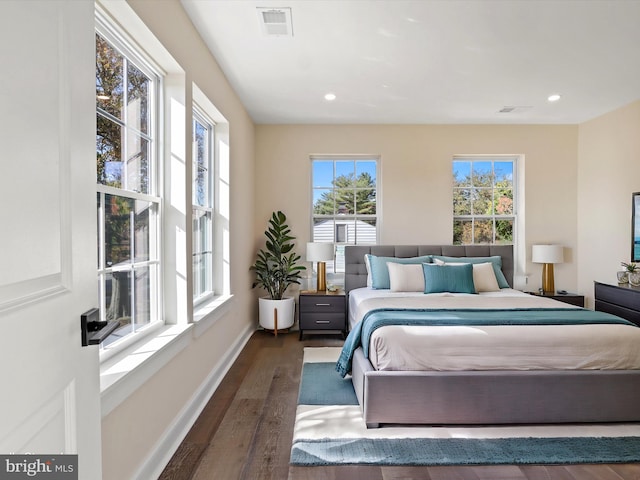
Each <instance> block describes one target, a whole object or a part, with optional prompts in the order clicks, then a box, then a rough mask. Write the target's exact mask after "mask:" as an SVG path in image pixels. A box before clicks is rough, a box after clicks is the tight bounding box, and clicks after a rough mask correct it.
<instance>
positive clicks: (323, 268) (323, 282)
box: [316, 262, 327, 292]
mask: <svg viewBox="0 0 640 480" xmlns="http://www.w3.org/2000/svg"><path fill="white" fill-rule="evenodd" d="M317 271H318V285H317V288H316V290H318V291H319V292H324V291H326V290H327V264H326V263H325V262H318V267H317Z"/></svg>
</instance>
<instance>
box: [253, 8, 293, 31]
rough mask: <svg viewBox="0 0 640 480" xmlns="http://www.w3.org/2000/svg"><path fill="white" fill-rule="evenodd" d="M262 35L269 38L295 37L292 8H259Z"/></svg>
mask: <svg viewBox="0 0 640 480" xmlns="http://www.w3.org/2000/svg"><path fill="white" fill-rule="evenodd" d="M258 16H259V18H260V26H261V27H262V34H263V35H265V36H267V37H293V24H292V23H291V9H290V8H260V7H259V8H258Z"/></svg>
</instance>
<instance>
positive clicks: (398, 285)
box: [387, 262, 424, 292]
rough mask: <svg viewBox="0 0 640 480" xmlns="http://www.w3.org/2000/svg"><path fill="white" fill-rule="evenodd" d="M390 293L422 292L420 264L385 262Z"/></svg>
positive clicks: (422, 277)
mask: <svg viewBox="0 0 640 480" xmlns="http://www.w3.org/2000/svg"><path fill="white" fill-rule="evenodd" d="M387 268H388V269H389V281H390V285H391V291H392V292H424V272H423V271H422V264H421V263H415V264H413V263H409V264H404V263H394V262H387Z"/></svg>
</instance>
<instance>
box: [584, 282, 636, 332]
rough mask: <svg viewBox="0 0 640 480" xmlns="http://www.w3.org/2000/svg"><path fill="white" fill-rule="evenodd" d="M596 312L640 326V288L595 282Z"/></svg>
mask: <svg viewBox="0 0 640 480" xmlns="http://www.w3.org/2000/svg"><path fill="white" fill-rule="evenodd" d="M594 293H595V299H596V310H598V311H600V312H607V313H612V314H614V315H617V316H619V317H622V318H624V319H626V320H629V321H631V322H633V323H635V324H636V325H638V326H640V287H633V286H631V285H629V284H617V285H615V284H608V283H600V282H594Z"/></svg>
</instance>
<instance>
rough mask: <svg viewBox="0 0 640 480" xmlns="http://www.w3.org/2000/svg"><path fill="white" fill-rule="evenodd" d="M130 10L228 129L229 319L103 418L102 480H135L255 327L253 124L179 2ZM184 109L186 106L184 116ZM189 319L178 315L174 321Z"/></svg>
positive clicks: (136, 3)
mask: <svg viewBox="0 0 640 480" xmlns="http://www.w3.org/2000/svg"><path fill="white" fill-rule="evenodd" d="M128 3H129V5H130V6H131V7H132V8H133V10H134V11H135V12H136V13H137V15H138V16H139V17H140V18H141V19H142V20H143V21H144V23H145V24H146V26H147V27H148V28H149V29H150V30H151V31H152V33H153V34H154V35H155V36H156V37H157V38H158V39H159V40H160V42H161V43H162V44H163V45H164V47H165V48H166V49H167V50H168V52H169V53H170V54H171V56H172V57H173V58H174V59H175V60H176V61H177V62H178V64H179V65H180V67H181V68H182V69H183V70H184V72H185V75H186V83H187V87H188V89H189V90H190V87H189V86H190V85H191V82H195V83H196V84H197V85H198V87H199V88H200V89H201V90H202V91H203V92H204V93H205V94H206V95H207V97H208V98H209V99H210V100H211V102H212V103H213V104H214V105H215V106H216V107H217V108H218V110H219V111H220V112H221V113H222V115H224V116H225V118H226V119H227V120H228V121H229V128H230V156H231V159H230V162H231V172H230V178H231V194H230V195H231V198H230V204H231V212H230V219H231V220H230V222H231V227H230V263H231V291H232V293H233V294H234V300H233V303H232V307H231V309H230V311H229V312H228V313H227V314H225V315H224V316H223V317H222V318H221V319H220V320H218V321H217V322H216V323H215V324H214V325H212V326H211V327H210V328H209V329H208V330H207V331H206V332H205V333H204V334H202V335H201V336H199V337H196V336H195V335H194V336H193V338H191V339H190V340H189V345H188V346H187V347H186V348H185V349H184V350H183V351H182V352H181V353H180V354H178V355H177V356H176V357H174V358H173V359H172V360H171V362H170V363H169V364H168V365H167V366H166V367H164V368H162V369H161V370H160V371H159V372H158V373H156V374H155V375H154V376H153V377H152V378H151V379H150V380H149V381H147V382H146V383H145V384H144V385H143V386H142V388H140V389H138V390H137V391H136V392H135V393H134V394H132V395H131V396H130V397H128V398H127V399H126V400H125V401H124V402H122V403H121V404H120V405H119V406H118V407H117V408H115V409H114V410H113V411H112V412H111V413H109V414H108V415H107V416H106V417H105V418H103V422H102V444H103V452H102V453H103V478H104V479H105V480H122V479H126V478H133V475H134V473H135V472H136V471H138V469H139V468H140V467H141V464H142V462H144V461H145V460H147V459H148V457H149V455H151V454H153V453H154V452H153V448H154V446H156V445H157V443H158V442H159V441H160V440H161V439H162V436H163V435H164V434H166V432H167V430H168V429H170V428H172V426H173V422H174V421H175V419H177V418H178V417H179V415H180V414H181V413H182V410H183V409H184V408H185V407H186V406H187V405H189V402H190V400H191V399H192V396H193V395H194V394H195V393H196V392H197V391H198V388H199V387H200V386H201V385H202V384H203V383H204V382H205V380H206V379H207V376H208V375H209V374H211V373H212V371H215V370H216V368H219V365H218V363H219V362H220V361H221V360H222V356H223V355H224V354H225V353H227V351H228V349H229V348H230V346H232V345H233V344H234V343H235V342H236V341H237V340H238V338H239V337H241V336H242V335H243V334H244V333H245V332H246V331H247V329H252V328H254V326H255V325H256V322H255V321H254V320H253V311H252V310H253V304H254V292H253V291H252V290H251V289H250V287H251V281H252V279H251V276H250V274H249V266H250V264H251V259H252V257H253V254H254V244H253V221H254V220H253V219H254V211H253V209H254V175H253V173H254V134H255V132H254V125H253V122H252V121H251V119H250V117H249V116H248V114H247V112H246V111H245V109H244V107H243V105H242V104H241V103H240V101H239V99H238V97H237V95H236V94H235V93H234V91H233V90H232V89H231V87H230V85H229V83H228V82H227V80H226V78H225V77H224V75H223V74H222V71H221V70H220V68H219V67H218V65H217V63H216V62H215V60H214V58H213V57H212V56H211V54H210V53H209V51H208V50H207V49H206V47H205V45H204V43H203V42H202V40H201V39H200V37H199V36H198V35H197V33H196V31H195V29H194V28H193V26H192V24H191V22H190V21H189V19H188V18H187V16H186V14H185V12H184V11H183V9H182V7H181V5H180V3H179V2H178V1H177V0H169V1H163V2H161V3H162V6H161V8H159V7H158V2H150V1H145V0H129V1H128ZM189 105H190V102H189V103H187V108H188V110H187V112H188V111H189V107H188V106H189ZM187 116H188V117H190V115H189V114H188V115H187ZM187 314H188V312H184V311H182V312H178V316H180V315H182V316H183V317H184V315H187ZM178 320H180V319H178ZM161 453H162V452H161ZM164 453H165V454H166V453H167V452H164ZM168 453H169V454H170V453H172V452H168ZM156 455H160V456H161V454H158V453H156Z"/></svg>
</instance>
